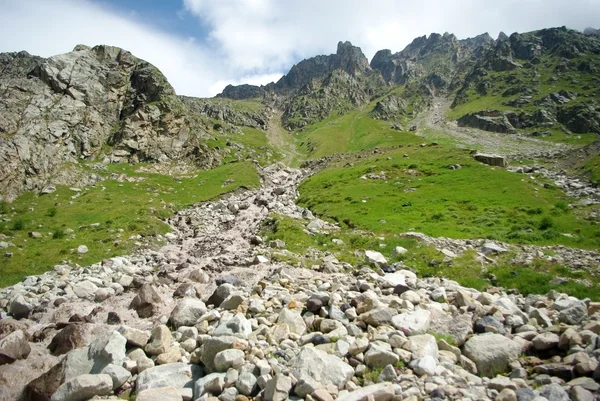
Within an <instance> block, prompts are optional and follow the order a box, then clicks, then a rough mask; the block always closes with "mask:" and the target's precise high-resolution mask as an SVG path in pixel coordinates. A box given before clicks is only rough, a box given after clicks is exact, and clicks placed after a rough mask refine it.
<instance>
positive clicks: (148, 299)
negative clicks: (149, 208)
mask: <svg viewBox="0 0 600 401" xmlns="http://www.w3.org/2000/svg"><path fill="white" fill-rule="evenodd" d="M309 173H310V171H309V170H294V169H289V168H286V167H284V166H283V165H273V166H270V167H268V168H265V169H264V170H262V180H263V186H262V187H261V189H260V190H258V191H242V192H238V193H236V194H231V195H230V196H228V197H226V198H225V199H223V200H219V201H216V202H211V203H206V204H201V205H198V206H197V207H195V208H193V209H189V210H184V211H181V212H180V213H178V214H177V216H176V217H174V218H173V219H171V221H170V223H171V225H172V232H171V233H170V234H167V238H168V240H169V244H168V245H166V246H165V247H163V248H161V249H159V250H146V251H141V252H140V253H138V254H135V255H131V256H126V257H118V258H112V259H107V260H104V261H103V262H102V263H98V264H96V265H92V266H89V267H87V268H85V269H73V268H72V267H71V266H60V265H59V266H56V267H55V268H54V269H53V270H52V271H50V272H48V273H46V274H44V275H42V276H39V277H28V278H27V279H26V280H24V281H23V282H22V283H20V284H18V285H15V286H12V287H8V288H5V289H3V290H1V292H0V306H2V307H3V308H5V311H6V312H2V314H3V316H2V317H3V319H2V320H0V327H1V328H2V330H1V332H2V338H1V339H0V356H1V361H2V366H0V380H1V382H2V383H3V386H2V391H1V397H2V399H6V400H13V399H24V400H42V399H52V400H80V399H81V400H83V399H89V398H92V397H100V398H102V399H111V398H113V399H117V398H118V397H119V396H120V395H121V394H124V395H125V397H130V396H131V395H132V394H136V395H137V398H136V399H137V400H158V399H160V400H197V399H206V400H208V399H216V398H218V399H220V400H238V401H240V400H244V399H251V398H257V399H264V400H285V399H287V398H290V397H291V398H293V397H300V398H305V399H315V400H333V399H341V400H363V399H367V398H371V397H372V398H373V399H376V400H392V399H393V400H419V399H431V400H442V399H461V400H487V399H490V400H533V399H537V400H540V401H541V400H550V401H553V400H569V399H571V400H593V399H595V398H594V397H595V396H594V394H598V389H599V388H600V386H599V385H598V383H597V382H596V381H595V380H598V379H600V377H599V376H598V375H599V374H600V368H599V367H598V351H599V350H600V341H599V334H600V304H598V303H596V302H590V301H589V300H578V299H575V298H573V297H569V296H568V295H566V294H560V293H549V294H547V295H535V296H528V297H523V296H520V295H518V294H514V293H511V292H506V290H504V289H502V288H495V287H491V288H489V289H488V291H486V292H479V291H475V290H472V289H469V288H464V287H461V286H460V285H458V284H457V283H456V282H453V281H450V280H446V279H440V278H429V279H419V278H418V277H417V276H416V275H415V274H414V273H413V272H411V271H410V267H409V266H404V265H402V264H395V265H388V263H387V261H386V260H385V258H384V257H383V256H382V255H381V254H380V253H379V252H376V251H372V250H366V251H365V252H364V254H363V255H364V267H363V268H357V269H353V270H352V271H350V272H347V271H346V268H347V266H344V265H343V264H340V263H339V262H337V261H335V260H332V259H331V258H327V257H324V258H323V263H322V265H321V266H315V269H316V270H315V269H312V270H309V269H298V268H293V267H291V266H288V265H286V264H282V263H272V262H271V261H270V258H269V254H270V250H271V249H282V248H285V246H286V245H285V244H284V243H263V241H262V239H261V238H260V237H258V236H257V235H256V233H257V232H258V229H259V227H260V224H261V222H262V220H263V219H265V218H266V216H267V214H268V213H269V212H276V213H279V214H284V215H287V216H290V217H292V218H295V219H302V220H304V221H305V222H306V223H305V224H306V227H307V229H308V230H315V229H335V227H328V226H327V225H326V224H325V223H324V222H322V221H320V220H319V219H317V218H314V217H313V216H312V215H311V213H310V212H309V211H308V210H305V209H302V208H300V207H298V206H296V205H295V203H294V201H295V198H296V196H297V192H296V186H297V184H298V182H299V181H300V180H301V179H302V178H303V177H304V176H306V175H307V174H309ZM440 245H441V244H440ZM445 245H446V246H447V244H445ZM504 251H505V249H503V247H502V245H499V244H493V243H489V244H483V245H482V247H481V248H480V252H482V255H488V256H493V254H494V253H498V252H504ZM398 252H402V250H401V249H399V250H398ZM373 268H374V269H373ZM6 313H9V314H10V315H11V316H12V317H14V319H6V317H7V316H6ZM213 397H214V398H213Z"/></svg>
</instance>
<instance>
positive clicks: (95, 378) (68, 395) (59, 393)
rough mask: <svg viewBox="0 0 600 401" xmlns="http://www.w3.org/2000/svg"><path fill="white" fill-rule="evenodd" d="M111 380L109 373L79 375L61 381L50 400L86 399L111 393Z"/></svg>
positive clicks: (73, 400) (76, 400) (70, 400)
mask: <svg viewBox="0 0 600 401" xmlns="http://www.w3.org/2000/svg"><path fill="white" fill-rule="evenodd" d="M112 389H113V381H112V379H111V377H110V376H109V375H105V374H99V375H91V374H86V375H81V376H77V377H76V378H74V379H72V380H70V381H68V382H66V383H63V384H62V385H61V386H60V387H59V388H58V389H57V390H56V392H55V393H54V394H53V395H52V398H50V401H79V400H88V399H90V398H92V397H95V396H103V395H108V394H110V393H111V391H112Z"/></svg>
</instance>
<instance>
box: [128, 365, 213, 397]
mask: <svg viewBox="0 0 600 401" xmlns="http://www.w3.org/2000/svg"><path fill="white" fill-rule="evenodd" d="M201 373H202V369H201V368H200V367H199V366H198V365H190V364H187V363H183V362H176V363H171V364H168V365H160V366H155V367H152V368H150V369H146V370H144V371H143V372H142V373H140V374H138V376H137V380H136V389H137V391H138V392H140V391H144V390H146V389H149V388H161V387H169V386H173V387H175V388H182V387H192V386H193V383H194V381H195V380H196V379H198V378H199V377H200V375H201Z"/></svg>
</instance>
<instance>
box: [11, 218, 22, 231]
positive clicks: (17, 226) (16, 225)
mask: <svg viewBox="0 0 600 401" xmlns="http://www.w3.org/2000/svg"><path fill="white" fill-rule="evenodd" d="M24 228H25V222H24V221H23V219H16V220H15V221H14V223H13V225H12V227H11V228H10V229H11V230H13V231H20V230H23V229H24Z"/></svg>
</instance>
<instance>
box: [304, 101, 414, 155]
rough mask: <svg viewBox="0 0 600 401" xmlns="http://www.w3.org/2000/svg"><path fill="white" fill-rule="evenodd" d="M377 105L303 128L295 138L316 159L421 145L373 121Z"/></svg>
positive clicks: (379, 122)
mask: <svg viewBox="0 0 600 401" xmlns="http://www.w3.org/2000/svg"><path fill="white" fill-rule="evenodd" d="M374 103H375V102H372V103H371V104H370V105H369V106H367V107H365V108H364V109H362V110H354V111H351V112H349V113H347V114H344V115H343V116H341V117H337V116H336V117H330V118H328V119H325V120H323V121H320V122H318V123H316V124H313V125H311V126H309V127H306V128H304V129H303V130H302V131H301V132H300V133H297V134H296V135H297V137H298V140H299V141H300V148H301V151H303V152H305V153H306V154H307V155H308V156H309V157H310V158H315V159H316V158H319V157H322V156H328V155H332V154H336V153H347V152H358V151H361V150H365V149H373V148H376V147H391V146H398V145H412V144H417V143H420V142H421V141H422V139H421V138H419V137H417V136H416V135H413V134H411V133H408V132H405V131H398V130H395V129H393V128H391V125H390V123H389V122H387V121H381V120H376V119H373V118H372V117H370V116H369V112H370V111H371V110H372V108H373V106H374Z"/></svg>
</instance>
